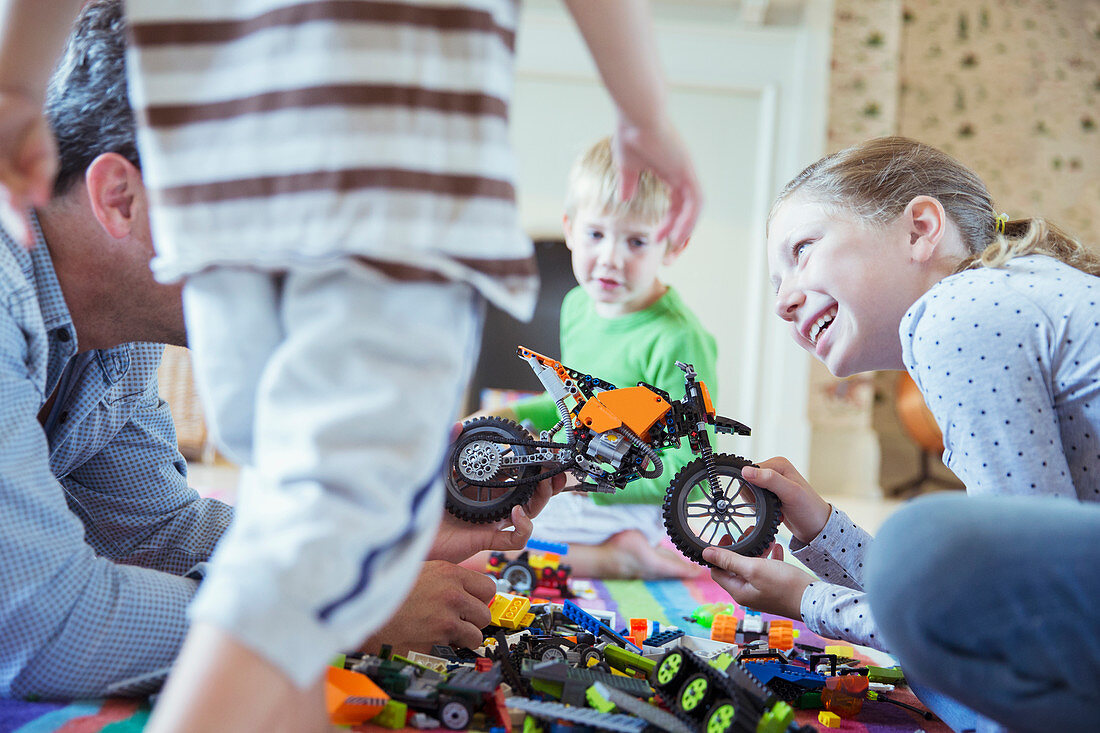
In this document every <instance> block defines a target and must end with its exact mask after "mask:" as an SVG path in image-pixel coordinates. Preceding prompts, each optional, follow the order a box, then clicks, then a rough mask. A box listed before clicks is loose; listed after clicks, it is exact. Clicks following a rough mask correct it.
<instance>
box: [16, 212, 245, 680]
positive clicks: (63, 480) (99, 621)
mask: <svg viewBox="0 0 1100 733" xmlns="http://www.w3.org/2000/svg"><path fill="white" fill-rule="evenodd" d="M36 229H37V227H36ZM37 239H38V241H37V244H36V246H35V247H34V248H33V249H32V250H30V251H27V250H25V249H24V248H22V247H21V246H19V245H18V244H16V243H14V242H13V241H12V240H11V239H10V238H9V237H8V236H7V235H6V234H4V233H3V232H0V240H2V244H0V303H2V306H0V694H3V695H4V696H7V697H26V696H30V695H37V696H41V697H43V698H77V697H96V696H101V695H105V694H109V693H112V692H119V691H130V692H135V691H137V692H140V691H148V690H149V689H150V684H149V683H150V682H152V686H153V687H155V685H156V682H157V681H158V677H159V676H160V675H161V674H163V672H164V671H165V670H166V668H167V667H168V666H169V665H170V664H171V662H172V660H173V659H174V657H175V655H176V653H177V652H178V650H179V647H180V644H181V643H182V641H183V637H184V633H185V631H186V629H187V622H186V617H185V614H184V611H185V608H186V606H187V604H188V603H189V602H190V600H191V597H192V595H193V594H194V593H195V590H196V588H197V585H198V581H197V580H195V579H193V578H188V577H184V576H185V575H188V574H192V575H194V573H192V572H191V571H193V570H194V569H195V566H196V565H197V564H199V563H201V562H203V561H205V560H206V559H208V558H209V556H210V554H211V552H212V551H213V549H214V545H215V543H216V542H217V541H218V539H219V538H220V537H221V535H222V533H223V532H224V531H225V530H226V528H227V527H228V525H229V521H230V519H231V516H232V512H231V509H230V508H229V507H228V506H226V505H225V504H222V503H220V502H217V501H213V500H210V499H200V498H199V497H198V495H197V494H196V493H195V492H194V491H193V490H192V489H190V488H188V486H187V467H186V464H185V462H184V459H183V457H182V456H181V455H180V453H179V450H178V449H177V447H176V434H175V429H174V427H173V425H172V420H171V415H170V413H169V410H168V405H167V404H166V403H165V402H164V401H162V400H161V399H160V397H159V394H158V390H157V365H158V364H159V362H160V356H161V352H162V349H163V347H162V346H161V345H159V344H147V343H131V344H123V345H121V346H117V347H114V348H111V349H106V350H99V351H88V352H85V353H81V354H78V353H77V339H76V333H75V331H74V329H73V322H72V318H71V316H70V315H69V310H68V308H67V307H66V305H65V300H64V297H63V296H62V293H61V288H60V286H59V285H58V281H57V276H56V275H55V273H54V269H53V264H52V262H51V260H50V256H49V252H48V250H47V246H46V243H45V241H44V240H43V238H42V233H41V231H40V230H38V231H37ZM55 390H56V391H57V396H56V399H55V401H54V404H53V406H52V408H51V410H50V412H49V415H48V416H46V418H45V421H44V424H42V423H40V422H39V418H38V414H39V412H40V410H42V408H43V406H44V405H45V404H46V401H47V399H48V398H49V396H50V395H51V394H53V393H54V391H55Z"/></svg>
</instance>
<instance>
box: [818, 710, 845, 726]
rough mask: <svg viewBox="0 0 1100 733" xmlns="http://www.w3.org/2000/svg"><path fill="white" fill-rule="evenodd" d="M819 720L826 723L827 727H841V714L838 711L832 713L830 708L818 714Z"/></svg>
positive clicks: (823, 723)
mask: <svg viewBox="0 0 1100 733" xmlns="http://www.w3.org/2000/svg"><path fill="white" fill-rule="evenodd" d="M817 721H818V722H819V723H821V724H822V725H824V726H825V727H826V728H839V727H840V716H839V715H837V714H836V713H830V712H829V711H828V710H822V711H821V712H820V713H818V714H817Z"/></svg>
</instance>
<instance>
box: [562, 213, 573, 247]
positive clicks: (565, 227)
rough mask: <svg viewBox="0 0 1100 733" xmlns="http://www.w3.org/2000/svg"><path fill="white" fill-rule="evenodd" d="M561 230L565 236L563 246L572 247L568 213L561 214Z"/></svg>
mask: <svg viewBox="0 0 1100 733" xmlns="http://www.w3.org/2000/svg"><path fill="white" fill-rule="evenodd" d="M561 231H562V234H563V235H564V236H565V246H566V248H567V249H569V250H572V249H573V222H572V221H570V219H569V214H562V215H561Z"/></svg>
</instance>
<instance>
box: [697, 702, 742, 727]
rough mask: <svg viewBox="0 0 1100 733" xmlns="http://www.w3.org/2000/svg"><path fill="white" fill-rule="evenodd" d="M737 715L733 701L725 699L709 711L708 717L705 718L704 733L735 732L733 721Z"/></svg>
mask: <svg viewBox="0 0 1100 733" xmlns="http://www.w3.org/2000/svg"><path fill="white" fill-rule="evenodd" d="M736 715H737V708H736V706H734V704H733V700H730V699H729V698H723V699H722V700H719V701H718V702H716V703H714V705H712V706H711V708H710V710H708V711H707V717H705V718H703V732H704V733H727V732H728V731H731V730H733V719H734V718H735V717H736Z"/></svg>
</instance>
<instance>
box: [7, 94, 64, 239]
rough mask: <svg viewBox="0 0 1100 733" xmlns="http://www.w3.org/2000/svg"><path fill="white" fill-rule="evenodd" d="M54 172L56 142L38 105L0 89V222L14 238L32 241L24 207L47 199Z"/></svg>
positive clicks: (26, 208)
mask: <svg viewBox="0 0 1100 733" xmlns="http://www.w3.org/2000/svg"><path fill="white" fill-rule="evenodd" d="M56 175H57V143H56V142H55V141H54V137H53V133H52V132H51V131H50V128H49V125H48V124H47V123H46V119H45V118H44V117H43V116H42V109H41V105H36V104H34V103H33V102H32V101H31V100H30V99H29V98H28V97H27V96H26V95H24V94H21V93H19V92H14V91H7V92H0V186H2V187H3V188H4V189H5V192H6V193H7V200H6V202H0V209H2V210H0V222H2V223H3V225H4V227H5V228H6V229H7V230H8V233H9V234H11V236H12V237H14V238H15V239H16V240H17V241H21V242H22V244H23V245H24V246H27V247H29V246H30V245H31V244H32V243H33V242H34V235H33V233H32V230H31V224H30V219H29V217H28V215H27V210H28V209H30V208H31V207H32V206H44V205H45V204H46V203H47V202H48V201H49V200H50V192H51V189H52V187H53V180H54V177H55V176H56Z"/></svg>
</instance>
